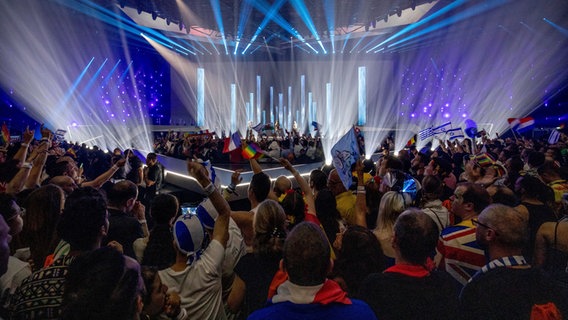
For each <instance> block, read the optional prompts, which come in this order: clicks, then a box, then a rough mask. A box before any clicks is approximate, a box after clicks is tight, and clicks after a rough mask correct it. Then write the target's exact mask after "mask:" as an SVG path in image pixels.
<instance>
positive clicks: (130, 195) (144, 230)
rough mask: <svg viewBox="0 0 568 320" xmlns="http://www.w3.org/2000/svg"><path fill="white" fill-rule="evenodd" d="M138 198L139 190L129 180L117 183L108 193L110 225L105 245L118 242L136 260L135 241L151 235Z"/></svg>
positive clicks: (125, 252)
mask: <svg viewBox="0 0 568 320" xmlns="http://www.w3.org/2000/svg"><path fill="white" fill-rule="evenodd" d="M137 197H138V188H137V187H136V185H135V184H134V183H133V182H132V181H128V180H124V181H120V182H117V183H116V184H114V185H113V186H112V188H111V189H110V190H109V191H108V213H109V218H108V220H109V223H110V225H109V230H108V235H107V237H106V238H105V243H108V242H110V241H117V242H118V243H120V244H121V245H122V246H123V248H124V254H125V255H127V256H129V257H132V258H136V255H135V254H134V248H133V246H132V245H133V243H134V241H135V240H136V239H138V238H143V237H147V236H148V234H149V232H148V225H147V223H146V219H145V213H144V210H145V209H144V205H142V204H141V203H140V201H138V200H136V199H137Z"/></svg>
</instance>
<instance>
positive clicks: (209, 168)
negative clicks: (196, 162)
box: [201, 160, 221, 188]
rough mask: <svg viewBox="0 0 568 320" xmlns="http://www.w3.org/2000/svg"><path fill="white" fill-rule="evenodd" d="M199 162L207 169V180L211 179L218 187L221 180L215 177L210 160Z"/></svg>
mask: <svg viewBox="0 0 568 320" xmlns="http://www.w3.org/2000/svg"><path fill="white" fill-rule="evenodd" d="M201 164H202V165H203V166H204V167H205V169H207V172H208V173H209V180H211V182H212V183H213V185H214V186H216V187H217V188H219V187H220V186H221V180H219V178H218V177H217V174H216V173H215V168H213V165H212V164H211V161H210V160H206V161H203V162H202V163H201Z"/></svg>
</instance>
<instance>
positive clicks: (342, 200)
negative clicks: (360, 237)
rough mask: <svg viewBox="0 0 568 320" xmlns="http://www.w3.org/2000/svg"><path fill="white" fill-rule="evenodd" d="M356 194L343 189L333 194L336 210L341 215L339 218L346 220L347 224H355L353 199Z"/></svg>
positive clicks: (355, 198)
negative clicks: (341, 191) (335, 194)
mask: <svg viewBox="0 0 568 320" xmlns="http://www.w3.org/2000/svg"><path fill="white" fill-rule="evenodd" d="M356 200H357V196H356V195H354V194H353V193H352V192H351V191H345V192H343V193H340V194H338V195H337V196H335V201H336V202H337V211H339V214H340V215H341V218H343V220H345V222H347V224H349V225H352V224H355V201H356Z"/></svg>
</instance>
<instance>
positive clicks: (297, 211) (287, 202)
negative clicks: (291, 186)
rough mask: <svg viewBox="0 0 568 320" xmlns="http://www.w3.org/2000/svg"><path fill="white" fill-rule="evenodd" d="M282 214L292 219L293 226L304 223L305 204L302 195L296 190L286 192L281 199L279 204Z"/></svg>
mask: <svg viewBox="0 0 568 320" xmlns="http://www.w3.org/2000/svg"><path fill="white" fill-rule="evenodd" d="M280 204H281V205H282V208H284V212H285V213H286V215H287V216H289V217H294V221H293V224H298V223H300V222H302V221H304V218H305V210H306V203H305V201H304V197H303V196H302V193H301V192H299V191H297V190H290V191H288V192H286V196H284V199H282V202H281V203H280Z"/></svg>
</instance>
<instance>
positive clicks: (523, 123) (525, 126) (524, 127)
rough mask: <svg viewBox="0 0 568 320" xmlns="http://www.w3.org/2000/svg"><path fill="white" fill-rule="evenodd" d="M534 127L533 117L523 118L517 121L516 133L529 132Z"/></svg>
mask: <svg viewBox="0 0 568 320" xmlns="http://www.w3.org/2000/svg"><path fill="white" fill-rule="evenodd" d="M532 127H534V118H533V117H525V118H521V119H519V126H518V127H517V129H516V130H517V132H525V131H528V130H531V129H532Z"/></svg>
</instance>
